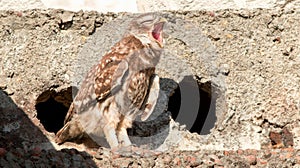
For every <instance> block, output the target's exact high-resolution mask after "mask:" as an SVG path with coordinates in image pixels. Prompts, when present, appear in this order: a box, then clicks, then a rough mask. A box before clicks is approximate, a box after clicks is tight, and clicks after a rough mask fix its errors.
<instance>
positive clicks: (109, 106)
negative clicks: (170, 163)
mask: <svg viewBox="0 0 300 168" xmlns="http://www.w3.org/2000/svg"><path fill="white" fill-rule="evenodd" d="M163 24H164V21H163V20H162V19H161V18H159V17H157V16H156V15H153V14H144V15H141V16H139V17H137V18H136V19H135V20H133V21H132V23H131V25H130V28H129V32H128V33H126V34H125V35H124V37H123V38H122V39H121V40H120V41H119V42H118V43H116V44H115V45H114V46H113V47H112V48H111V50H110V51H109V52H108V53H106V54H105V55H104V56H103V57H102V59H101V60H100V62H99V63H98V64H97V65H95V66H93V67H92V68H91V70H90V71H89V73H88V74H87V76H86V78H85V79H84V81H83V82H82V84H81V87H80V89H79V91H78V93H77V95H76V97H75V99H74V101H73V103H72V105H71V106H70V109H69V111H68V114H67V116H66V119H65V126H64V127H63V128H62V129H61V130H60V131H59V132H58V133H57V135H56V142H57V143H63V142H65V141H67V140H71V139H74V138H79V137H80V136H81V135H83V133H84V132H85V133H87V134H88V135H90V136H91V137H92V139H94V140H95V141H97V138H98V137H101V136H105V138H106V140H107V142H108V143H109V145H110V147H112V148H113V147H118V146H120V145H122V146H128V145H130V144H131V142H130V140H129V138H128V135H127V131H126V129H127V128H129V127H131V124H132V122H133V121H134V120H135V118H136V117H137V116H138V115H141V119H142V120H146V119H147V118H148V117H149V115H150V114H151V113H152V111H153V109H154V106H155V104H156V101H157V97H158V92H159V78H158V77H157V76H156V75H155V74H154V73H155V66H156V64H157V63H158V61H159V58H160V55H161V52H162V46H163V44H162V43H163V42H162V27H163Z"/></svg>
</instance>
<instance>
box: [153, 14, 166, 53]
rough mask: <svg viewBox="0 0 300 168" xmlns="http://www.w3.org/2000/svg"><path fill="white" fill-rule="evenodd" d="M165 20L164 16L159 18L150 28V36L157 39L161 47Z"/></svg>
mask: <svg viewBox="0 0 300 168" xmlns="http://www.w3.org/2000/svg"><path fill="white" fill-rule="evenodd" d="M166 22H167V20H166V19H165V18H161V19H160V20H159V21H158V22H157V23H155V24H154V26H153V30H152V36H153V38H154V39H155V40H156V41H157V43H158V45H159V46H160V47H161V48H163V46H164V45H163V35H162V34H163V33H162V32H163V28H164V24H165V23H166Z"/></svg>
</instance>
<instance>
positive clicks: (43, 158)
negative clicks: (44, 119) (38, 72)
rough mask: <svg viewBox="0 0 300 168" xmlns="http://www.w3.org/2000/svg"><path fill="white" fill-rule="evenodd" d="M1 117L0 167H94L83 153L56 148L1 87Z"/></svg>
mask: <svg viewBox="0 0 300 168" xmlns="http://www.w3.org/2000/svg"><path fill="white" fill-rule="evenodd" d="M0 120H1V123H0V167H24V166H25V167H49V166H50V167H97V166H96V164H95V163H94V161H93V159H92V156H90V155H89V154H88V153H86V152H79V151H77V150H75V149H62V150H61V151H57V150H55V149H54V147H53V146H52V145H51V143H50V141H49V140H48V139H47V137H46V136H45V135H44V134H43V132H42V131H41V130H40V129H39V128H38V127H36V126H35V125H34V123H32V121H31V120H30V119H29V118H28V116H27V115H26V114H25V112H24V111H23V110H22V109H20V108H19V107H18V106H17V105H16V104H15V102H14V101H13V100H12V99H11V98H10V97H9V96H8V95H7V94H6V93H5V92H4V91H3V90H0ZM75 156H76V157H75Z"/></svg>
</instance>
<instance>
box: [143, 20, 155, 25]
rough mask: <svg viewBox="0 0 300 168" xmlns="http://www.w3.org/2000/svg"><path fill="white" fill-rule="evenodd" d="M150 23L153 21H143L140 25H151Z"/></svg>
mask: <svg viewBox="0 0 300 168" xmlns="http://www.w3.org/2000/svg"><path fill="white" fill-rule="evenodd" d="M152 23H153V20H146V21H143V22H142V23H141V24H144V25H151V24H152Z"/></svg>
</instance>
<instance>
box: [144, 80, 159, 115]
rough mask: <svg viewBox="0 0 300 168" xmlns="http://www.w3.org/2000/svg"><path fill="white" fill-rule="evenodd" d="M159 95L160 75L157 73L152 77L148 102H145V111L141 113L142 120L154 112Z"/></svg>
mask: <svg viewBox="0 0 300 168" xmlns="http://www.w3.org/2000/svg"><path fill="white" fill-rule="evenodd" d="M158 95H159V77H158V76H157V75H153V76H152V77H151V82H150V89H149V91H148V96H147V99H146V102H145V103H144V111H143V113H142V114H141V120H142V121H145V120H147V118H148V117H149V116H150V115H151V114H152V112H153V110H154V108H155V105H156V103H157V100H158Z"/></svg>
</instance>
